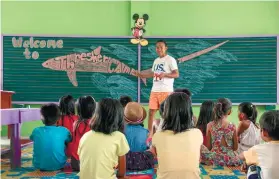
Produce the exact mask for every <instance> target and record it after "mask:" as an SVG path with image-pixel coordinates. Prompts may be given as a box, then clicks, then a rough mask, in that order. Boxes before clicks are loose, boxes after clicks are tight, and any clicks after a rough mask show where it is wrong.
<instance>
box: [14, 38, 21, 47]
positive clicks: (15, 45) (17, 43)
mask: <svg viewBox="0 0 279 179" xmlns="http://www.w3.org/2000/svg"><path fill="white" fill-rule="evenodd" d="M12 42H13V47H22V37H19V39H18V40H17V39H16V38H15V37H13V38H12Z"/></svg>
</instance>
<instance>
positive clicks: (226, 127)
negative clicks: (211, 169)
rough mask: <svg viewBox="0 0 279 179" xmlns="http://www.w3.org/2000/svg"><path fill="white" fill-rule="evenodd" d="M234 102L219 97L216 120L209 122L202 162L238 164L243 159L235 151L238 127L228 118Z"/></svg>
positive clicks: (216, 106)
mask: <svg viewBox="0 0 279 179" xmlns="http://www.w3.org/2000/svg"><path fill="white" fill-rule="evenodd" d="M231 108H232V104H231V102H230V100H229V99H227V98H220V99H218V102H217V104H216V105H215V112H214V113H215V114H214V116H215V118H214V121H212V122H210V123H208V125H207V133H206V147H207V148H208V150H209V151H208V150H207V149H206V148H205V147H203V148H202V154H201V158H202V162H203V163H206V164H210V165H212V164H214V165H221V166H223V165H227V166H238V165H241V160H240V159H239V158H238V157H237V156H236V154H235V153H234V151H236V150H237V148H238V142H237V134H236V127H235V125H234V124H232V123H231V122H229V121H228V120H227V117H228V115H230V113H231Z"/></svg>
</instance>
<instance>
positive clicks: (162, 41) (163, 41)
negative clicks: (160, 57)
mask: <svg viewBox="0 0 279 179" xmlns="http://www.w3.org/2000/svg"><path fill="white" fill-rule="evenodd" d="M160 42H161V43H164V44H165V46H166V47H168V44H167V42H166V41H165V40H157V42H156V44H157V43H160Z"/></svg>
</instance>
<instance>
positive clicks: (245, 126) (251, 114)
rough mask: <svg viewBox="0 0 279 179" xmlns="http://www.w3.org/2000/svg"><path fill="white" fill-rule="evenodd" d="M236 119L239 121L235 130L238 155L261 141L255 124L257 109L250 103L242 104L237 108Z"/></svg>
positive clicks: (258, 129)
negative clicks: (237, 140) (237, 141)
mask: <svg viewBox="0 0 279 179" xmlns="http://www.w3.org/2000/svg"><path fill="white" fill-rule="evenodd" d="M238 112H239V113H238V118H239V120H240V122H239V126H238V129H237V135H238V138H239V147H238V153H239V154H241V153H242V152H244V151H246V150H248V149H249V148H251V147H253V146H254V145H257V144H259V143H260V141H261V136H260V128H259V126H258V125H257V124H256V119H257V114H258V113H257V109H256V106H255V105H253V104H252V103H250V102H243V103H241V104H239V106H238Z"/></svg>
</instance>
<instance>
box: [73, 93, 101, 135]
mask: <svg viewBox="0 0 279 179" xmlns="http://www.w3.org/2000/svg"><path fill="white" fill-rule="evenodd" d="M95 109H96V101H95V99H94V98H93V97H92V96H82V97H79V98H78V100H77V113H78V116H79V118H78V121H77V123H76V125H75V126H74V135H76V131H77V129H78V127H79V125H80V124H81V123H85V124H86V122H87V120H89V119H91V118H92V116H93V114H94V112H95ZM85 130H86V127H84V129H83V132H82V133H80V135H83V134H84V133H85Z"/></svg>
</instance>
